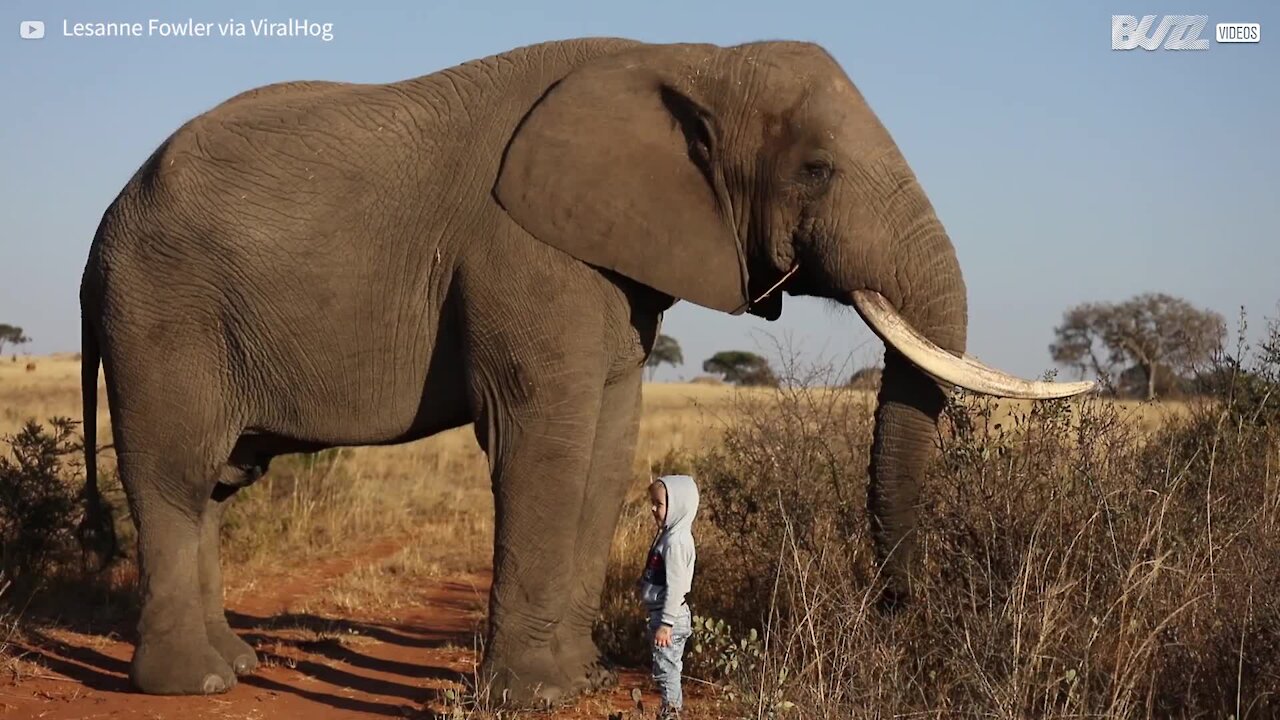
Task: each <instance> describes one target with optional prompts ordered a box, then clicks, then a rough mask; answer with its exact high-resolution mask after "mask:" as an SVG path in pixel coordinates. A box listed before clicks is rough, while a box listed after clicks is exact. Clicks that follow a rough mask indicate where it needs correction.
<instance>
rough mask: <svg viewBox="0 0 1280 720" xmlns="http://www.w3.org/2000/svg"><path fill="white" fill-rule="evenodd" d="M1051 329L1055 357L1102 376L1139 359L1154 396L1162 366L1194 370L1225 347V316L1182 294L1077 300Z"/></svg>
mask: <svg viewBox="0 0 1280 720" xmlns="http://www.w3.org/2000/svg"><path fill="white" fill-rule="evenodd" d="M1053 332H1054V336H1055V340H1054V342H1053V343H1052V344H1051V345H1049V353H1050V354H1051V355H1052V356H1053V360H1054V362H1057V363H1059V364H1061V365H1067V366H1069V367H1075V368H1077V369H1078V370H1080V371H1081V372H1088V371H1093V372H1094V373H1096V374H1097V375H1099V376H1102V375H1111V376H1114V375H1115V374H1116V373H1115V369H1116V368H1117V367H1128V366H1131V365H1136V366H1137V367H1139V368H1141V370H1142V373H1143V376H1144V378H1145V380H1146V397H1147V399H1148V400H1151V399H1153V398H1155V397H1156V387H1157V381H1158V373H1159V372H1161V371H1162V370H1163V371H1165V372H1171V373H1183V374H1186V373H1190V372H1191V371H1192V370H1193V369H1194V367H1195V366H1196V365H1198V364H1200V363H1203V362H1205V361H1207V360H1208V359H1209V358H1210V357H1211V356H1212V355H1213V353H1214V352H1215V351H1217V350H1219V349H1220V348H1221V347H1222V342H1223V339H1224V338H1225V337H1226V322H1225V321H1224V320H1223V318H1222V316H1221V315H1219V314H1218V313H1216V312H1214V311H1212V310H1201V309H1199V308H1197V307H1195V306H1193V305H1192V304H1191V303H1189V302H1187V301H1186V300H1183V299H1182V298H1177V297H1173V296H1171V295H1165V294H1163V293H1145V294H1142V295H1137V296H1135V297H1133V298H1130V299H1129V300H1125V301H1124V302H1120V303H1084V304H1082V305H1077V306H1075V307H1073V308H1071V309H1069V310H1067V312H1066V313H1064V314H1063V318H1062V324H1061V325H1059V326H1058V327H1056V328H1054V331H1053Z"/></svg>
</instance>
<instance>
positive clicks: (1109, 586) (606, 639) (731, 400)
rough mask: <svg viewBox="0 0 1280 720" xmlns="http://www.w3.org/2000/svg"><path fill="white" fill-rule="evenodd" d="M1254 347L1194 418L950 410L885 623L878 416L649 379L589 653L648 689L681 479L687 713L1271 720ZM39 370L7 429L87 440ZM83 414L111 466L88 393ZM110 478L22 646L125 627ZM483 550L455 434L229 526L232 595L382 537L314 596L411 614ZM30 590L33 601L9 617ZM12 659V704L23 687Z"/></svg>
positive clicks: (376, 452) (70, 462)
mask: <svg viewBox="0 0 1280 720" xmlns="http://www.w3.org/2000/svg"><path fill="white" fill-rule="evenodd" d="M1271 337H1272V339H1273V341H1274V340H1276V339H1278V338H1277V337H1276V333H1274V332H1273V333H1272V336H1271ZM1277 347H1280V343H1278V344H1277ZM1263 350H1264V351H1263V352H1262V353H1261V354H1260V355H1258V357H1260V358H1261V359H1260V360H1258V361H1257V362H1256V363H1254V364H1251V365H1248V366H1247V367H1242V368H1237V370H1238V371H1239V372H1237V373H1235V374H1232V375H1231V376H1230V378H1228V380H1227V381H1224V382H1223V383H1222V384H1220V385H1218V386H1216V387H1214V388H1213V389H1211V390H1210V391H1209V393H1208V395H1207V396H1206V397H1203V398H1198V399H1194V400H1189V401H1185V402H1177V403H1159V402H1157V403H1138V402H1132V401H1117V400H1110V399H1105V398H1097V397H1094V398H1088V399H1084V400H1073V401H1055V402H1047V403H1038V404H1034V405H1032V404H1030V403H1019V402H991V401H988V400H985V399H982V398H974V397H969V396H960V395H957V396H955V397H954V398H953V399H952V402H951V403H950V405H949V407H948V410H947V413H946V415H945V416H944V419H943V422H942V424H941V428H940V432H939V436H938V441H939V446H940V449H941V451H940V452H939V453H938V455H937V457H936V459H935V461H934V462H933V464H932V466H931V468H930V471H929V474H928V478H927V481H926V486H925V489H924V492H923V493H922V498H921V500H922V505H921V507H920V511H919V515H920V523H921V529H920V542H919V547H920V556H921V557H920V559H919V568H918V572H917V577H918V580H917V581H916V586H915V587H914V588H913V591H914V600H913V602H912V603H911V604H910V605H908V606H907V607H905V608H901V609H898V610H896V611H893V612H885V611H881V610H879V609H878V608H877V606H876V597H877V595H876V590H877V587H878V579H877V578H876V576H875V572H874V568H873V565H872V563H871V558H870V542H869V539H868V537H867V519H866V516H865V497H866V495H865V493H866V467H867V457H868V448H869V443H870V436H871V430H872V415H871V411H872V408H873V407H874V395H873V394H871V393H869V392H865V391H854V390H846V389H833V388H831V387H828V385H829V383H828V382H827V380H828V379H829V378H826V377H823V373H821V372H814V373H807V374H806V373H801V372H796V371H794V370H789V371H788V372H785V373H784V375H785V376H787V377H791V378H792V379H793V380H795V382H794V383H792V384H789V385H787V386H784V387H783V388H780V389H736V388H732V387H728V386H718V385H706V384H648V385H646V386H645V392H644V416H643V419H642V424H641V432H640V442H639V448H638V452H637V455H636V461H635V466H634V471H635V472H634V480H633V484H632V489H631V493H630V494H629V497H628V501H627V506H626V508H625V509H624V513H623V521H622V523H621V525H620V527H619V530H618V534H617V536H616V538H615V541H614V546H613V550H612V554H613V562H612V567H611V569H610V573H609V581H608V585H607V588H606V594H605V598H604V605H603V608H602V613H601V618H600V623H599V627H598V633H597V635H598V639H599V641H600V643H601V645H602V647H605V648H606V649H607V650H608V651H609V652H610V654H611V655H612V656H613V657H614V658H615V660H616V661H617V662H618V663H619V664H620V665H621V666H622V667H631V668H641V669H643V668H644V667H645V665H646V659H645V652H644V647H643V639H642V637H641V635H640V629H641V623H642V620H641V615H640V611H639V609H638V608H637V607H636V606H635V604H634V602H633V601H632V599H631V596H630V590H631V584H632V582H633V579H634V577H635V576H636V574H637V573H638V571H639V566H640V563H641V561H642V560H643V555H644V551H645V550H646V549H647V547H648V543H649V541H650V540H651V537H652V520H651V519H650V518H649V517H648V514H647V513H648V508H647V505H645V502H644V499H643V488H644V486H645V484H646V483H647V481H648V479H649V478H650V477H651V476H652V475H653V474H655V473H662V472H670V471H682V472H691V473H693V474H694V475H695V476H696V477H697V478H698V480H699V483H700V486H701V488H702V498H703V504H702V509H701V512H700V514H699V520H698V523H697V525H696V526H695V531H696V534H697V537H698V541H699V561H698V563H699V564H698V576H697V578H696V579H695V583H694V590H693V594H692V597H691V605H692V606H693V608H694V612H695V614H696V615H697V616H698V619H699V632H698V633H697V635H696V637H695V639H694V641H692V642H691V643H690V647H689V650H688V653H687V655H686V665H685V671H686V675H688V676H689V677H690V680H689V684H690V686H691V687H693V688H694V692H695V693H696V694H695V699H696V700H697V701H698V702H699V703H702V705H703V707H704V708H714V710H709V709H704V710H702V711H698V710H697V708H696V706H693V710H694V712H693V713H692V716H694V717H704V716H705V717H716V716H720V717H804V718H810V717H813V718H819V717H820V718H827V717H886V716H899V715H902V716H910V717H937V718H949V717H978V716H980V717H996V718H1026V717H1073V718H1075V717H1079V718H1083V717H1090V718H1097V717H1104V718H1129V717H1214V718H1218V717H1230V716H1234V717H1236V718H1245V717H1249V718H1266V717H1276V716H1278V715H1280V698H1277V697H1276V693H1277V692H1280V564H1278V563H1277V560H1276V559H1277V558H1280V409H1277V408H1278V406H1280V396H1273V395H1272V394H1271V390H1272V389H1273V388H1275V387H1277V385H1276V383H1277V381H1280V353H1277V354H1275V355H1268V354H1267V353H1268V352H1270V351H1269V350H1268V349H1267V348H1264V349H1263ZM34 362H35V364H36V368H35V370H33V371H28V370H27V369H26V366H25V360H23V361H20V362H18V363H10V362H8V361H7V360H6V361H4V362H0V433H4V434H12V433H18V432H20V431H21V430H22V428H23V425H24V423H26V422H27V421H28V420H29V419H31V418H35V419H36V420H38V421H40V422H41V423H45V424H46V426H47V423H46V420H47V419H48V418H53V417H57V416H65V417H70V418H76V419H78V418H79V417H80V414H81V413H80V400H79V389H78V381H79V380H78V378H79V363H78V362H77V361H76V360H75V359H74V358H72V357H70V356H66V357H53V358H47V357H41V358H35V360H34ZM1246 371H1247V372H1246ZM798 376H800V377H798ZM1224 377H1227V376H1225V375H1224ZM99 407H100V415H99V419H98V427H99V433H100V434H99V438H100V444H102V445H106V444H108V443H109V438H110V434H109V431H108V427H109V419H108V416H107V413H106V405H105V393H103V394H102V401H101V402H100V406H99ZM76 439H77V437H76V436H75V435H74V434H71V435H67V436H66V437H64V438H63V439H62V440H63V442H62V443H61V444H59V443H57V442H49V443H46V445H45V449H46V450H47V451H48V454H49V455H50V456H53V457H56V458H59V460H57V461H56V462H48V463H45V464H43V465H40V467H41V468H43V471H47V472H48V473H49V474H50V475H52V476H56V477H57V478H58V481H59V483H61V486H62V487H65V488H67V489H68V490H67V492H68V493H70V494H71V495H73V494H74V492H75V491H76V490H78V483H79V482H81V481H82V474H81V473H80V471H79V468H78V466H77V464H76V463H77V461H78V456H77V455H76V454H75V453H70V454H66V455H61V454H59V452H60V450H70V449H73V448H74V445H75V441H76ZM28 440H31V438H28ZM19 444H20V442H19V439H18V438H12V439H11V441H10V443H9V445H4V446H0V451H4V450H8V449H9V448H10V446H12V447H13V449H14V451H15V452H16V451H17V448H18V445H19ZM0 454H2V453H0ZM37 454H38V453H37ZM15 457H16V455H15ZM99 462H100V466H101V467H102V468H103V470H104V478H105V479H104V487H106V488H107V498H108V500H110V501H111V502H112V504H113V506H114V507H115V508H116V511H117V512H118V514H119V518H118V521H117V528H118V531H119V533H120V535H121V536H122V541H123V547H124V548H125V555H124V556H123V557H121V558H119V559H118V560H117V562H116V564H115V569H114V570H112V571H111V572H109V573H108V574H106V575H105V576H97V577H95V579H93V580H92V581H86V580H85V579H84V578H83V577H82V574H81V571H80V570H79V565H78V554H77V551H76V549H75V542H74V531H73V528H74V524H75V521H76V520H77V519H78V515H77V513H78V510H77V508H78V505H77V504H76V503H75V502H72V503H70V504H69V505H67V506H66V510H67V519H66V522H65V523H63V524H62V525H60V526H58V527H56V528H53V529H52V530H50V533H51V539H50V540H49V542H48V543H47V547H45V548H44V549H42V550H41V551H40V552H41V555H40V558H39V562H38V563H32V564H30V566H29V567H26V568H25V569H24V570H23V571H22V573H21V574H20V575H19V576H17V577H11V578H10V579H11V580H13V586H12V587H11V588H10V590H9V594H8V599H9V600H10V603H9V605H8V606H7V607H8V610H7V612H8V615H7V626H8V628H9V630H8V632H9V635H8V638H9V642H10V643H14V642H15V638H19V637H21V634H22V633H23V632H24V628H25V627H26V626H28V625H39V624H41V623H55V624H56V622H58V620H57V618H58V617H59V615H58V614H57V613H50V612H41V611H40V607H41V604H42V603H44V604H46V605H55V606H57V607H60V608H61V607H65V605H66V601H65V597H66V593H65V592H63V593H61V594H59V593H58V592H55V590H58V589H64V588H66V587H68V584H71V585H73V586H75V587H81V588H82V589H81V590H80V591H78V592H79V596H80V597H81V598H86V597H92V598H95V601H94V602H95V603H98V601H99V600H101V601H102V603H98V604H105V606H107V607H108V608H109V609H108V610H103V611H102V612H104V613H108V614H110V613H115V614H116V615H118V616H119V617H127V616H128V613H129V612H130V608H131V602H132V601H131V599H130V595H129V590H130V588H131V583H132V577H133V576H132V571H131V563H132V560H131V558H130V554H131V551H132V549H131V543H132V534H131V526H130V523H129V521H128V519H127V510H126V508H125V505H124V502H123V498H122V496H121V493H120V491H119V487H118V483H116V482H115V480H114V477H113V475H112V472H111V471H112V469H113V464H112V457H111V453H110V452H109V450H108V451H107V452H104V453H102V454H101V455H100V460H99ZM29 464H30V463H29ZM36 464H38V463H36ZM9 468H10V471H12V470H13V466H12V463H10V466H9ZM0 470H3V468H0ZM28 475H30V473H28ZM71 495H68V497H70V496H71ZM73 499H74V498H73ZM11 524H12V521H11ZM492 531H493V521H492V500H491V497H490V493H489V485H488V477H487V463H486V461H485V458H484V456H483V454H482V453H481V452H480V450H479V449H478V447H477V445H476V443H475V440H474V438H473V436H472V434H471V431H470V429H469V428H461V429H458V430H455V431H451V432H448V433H445V434H442V435H440V436H437V437H434V438H429V439H427V440H423V441H420V442H416V443H411V444H408V445H403V446H397V447H385V448H352V449H342V450H332V451H326V452H323V453H319V454H317V455H312V456H293V457H286V458H281V459H279V460H277V461H276V462H275V463H274V464H273V465H272V468H271V472H270V474H269V475H268V476H267V478H265V479H264V480H262V481H260V482H259V483H258V484H256V485H254V486H253V487H251V488H249V489H247V490H245V491H242V492H241V493H240V496H239V497H238V498H237V500H236V502H235V505H234V506H233V509H232V511H231V513H230V516H229V518H228V522H227V524H226V527H225V529H224V547H225V550H224V565H225V566H226V567H227V588H228V589H227V595H228V601H229V603H234V602H235V601H236V600H237V598H245V597H248V596H251V595H253V594H254V593H258V592H261V591H262V589H263V586H264V583H265V581H264V580H263V578H267V577H270V578H281V577H287V576H288V575H289V573H290V572H291V571H295V570H296V569H297V568H301V567H308V566H311V565H314V564H316V563H321V562H325V561H328V560H331V559H333V558H340V557H343V556H344V555H351V554H353V553H356V554H358V552H359V550H360V549H361V548H367V547H370V546H373V545H376V544H377V543H379V542H381V543H384V544H386V543H390V545H389V547H391V548H392V550H391V551H389V552H387V553H383V554H382V555H380V556H379V557H378V558H377V559H376V560H373V561H370V562H367V563H363V564H357V565H356V566H354V567H352V568H350V570H349V572H346V573H345V574H342V575H341V576H340V577H337V578H336V579H334V581H333V582H330V583H327V584H326V586H325V587H324V588H323V591H322V592H320V593H319V594H318V595H316V596H315V597H313V598H312V600H311V601H310V602H311V603H312V604H313V605H315V606H316V607H320V606H325V607H329V608H337V609H338V610H350V611H353V612H354V611H356V610H359V611H362V612H366V613H367V612H371V611H381V612H384V613H387V614H395V613H402V612H407V610H405V608H407V607H410V606H412V605H413V604H414V603H415V602H417V600H415V599H416V598H418V597H420V595H418V594H416V593H420V591H421V588H422V587H423V585H424V584H430V583H432V582H434V581H442V580H444V579H447V578H451V577H456V576H460V575H466V574H470V575H477V574H481V575H482V574H484V573H485V572H486V571H487V568H488V566H489V552H490V540H491V537H492ZM4 582H5V581H3V580H0V587H2V586H3V585H4ZM272 582H277V581H275V580H273V581H272ZM85 583H89V589H83V588H84V586H85ZM19 595H21V596H23V597H24V598H34V599H33V600H31V602H30V603H27V602H26V601H25V600H24V601H23V604H22V605H21V608H18V607H16V603H15V602H14V599H15V598H17V597H18V596H19ZM57 598H63V599H61V600H57ZM3 601H4V598H0V602H3ZM303 609H306V608H303ZM19 610H21V612H19ZM4 633H5V631H4V630H2V629H0V642H4V641H5V637H6V635H5V634H4ZM16 646H17V645H15V647H16ZM5 662H6V668H8V671H9V674H11V675H12V676H13V677H14V678H15V680H16V681H18V682H20V681H21V678H22V677H23V676H24V674H25V676H30V675H32V674H37V675H38V674H39V672H40V671H39V670H38V669H35V670H33V669H31V667H30V660H29V659H27V660H23V659H21V658H20V657H18V656H17V655H16V654H14V653H12V652H11V653H10V659H9V660H7V661H5ZM24 662H25V663H27V665H23V664H22V663H24ZM450 712H456V713H457V714H460V715H467V714H476V715H484V714H485V713H483V712H482V711H480V710H475V709H472V708H466V707H465V703H461V702H459V703H457V704H456V705H454V706H453V709H452V710H451V711H450ZM246 717H247V716H246ZM584 717H585V715H584Z"/></svg>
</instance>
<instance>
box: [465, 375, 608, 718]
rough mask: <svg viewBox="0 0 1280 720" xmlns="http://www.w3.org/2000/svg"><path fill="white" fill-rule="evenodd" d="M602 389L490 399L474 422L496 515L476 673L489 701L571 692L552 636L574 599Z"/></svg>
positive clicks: (558, 389) (571, 383) (572, 384)
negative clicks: (484, 636) (513, 402)
mask: <svg viewBox="0 0 1280 720" xmlns="http://www.w3.org/2000/svg"><path fill="white" fill-rule="evenodd" d="M601 384H602V383H584V382H581V381H580V380H579V379H576V378H575V379H573V380H569V379H567V378H565V379H563V380H562V381H561V382H559V383H556V384H555V388H554V390H550V389H549V390H548V391H547V393H546V394H545V395H544V394H541V393H536V394H538V395H540V396H541V397H543V398H545V401H544V402H521V403H517V406H515V407H511V406H510V404H509V403H508V402H504V401H499V400H496V399H494V400H493V401H491V402H487V403H485V405H486V407H485V408H484V410H483V412H482V414H481V422H479V423H477V433H478V435H480V436H481V437H480V440H481V443H482V444H483V445H484V447H485V449H486V451H487V452H488V454H489V458H490V466H491V468H492V475H493V488H494V506H495V510H496V522H495V528H494V554H493V568H494V570H493V574H494V578H493V588H492V590H491V591H490V597H489V602H490V605H489V633H488V641H487V644H486V648H485V657H484V663H483V666H482V677H483V679H484V681H485V682H487V683H488V687H487V692H488V695H489V697H490V699H491V700H492V701H493V702H495V703H502V704H505V703H509V702H514V703H517V704H528V703H530V702H532V701H537V700H544V701H550V702H556V701H559V700H561V699H564V698H565V697H567V696H568V695H569V694H570V693H571V692H572V685H573V683H572V682H571V679H570V678H569V677H568V676H566V674H565V672H564V669H563V667H562V666H561V664H560V662H559V661H558V660H557V658H556V656H555V653H554V650H553V638H554V637H555V635H556V628H557V626H558V625H559V623H560V620H561V618H562V617H563V616H564V613H565V610H566V607H567V606H568V604H569V601H570V598H571V597H572V595H573V592H574V548H575V543H576V542H577V540H578V518H579V516H580V514H581V508H582V497H583V493H584V490H585V487H586V482H587V473H588V471H589V469H590V463H591V451H592V444H593V439H594V435H595V428H596V415H597V413H598V412H599V406H600V386H601ZM584 386H585V387H584ZM496 395H497V393H493V394H491V396H496ZM483 690H486V688H482V691H483Z"/></svg>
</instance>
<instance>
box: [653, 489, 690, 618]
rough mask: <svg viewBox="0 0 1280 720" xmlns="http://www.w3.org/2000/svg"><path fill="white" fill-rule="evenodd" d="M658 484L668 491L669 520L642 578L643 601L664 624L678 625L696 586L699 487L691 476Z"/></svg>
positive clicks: (657, 541)
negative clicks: (695, 527)
mask: <svg viewBox="0 0 1280 720" xmlns="http://www.w3.org/2000/svg"><path fill="white" fill-rule="evenodd" d="M658 480H659V481H661V482H662V484H663V485H665V486H666V487H667V520H666V523H665V524H664V525H663V527H662V531H661V532H660V533H658V536H657V537H656V538H655V539H654V541H653V545H652V546H650V548H649V557H648V559H647V560H646V562H645V564H644V573H643V574H642V575H641V576H640V597H641V599H642V600H643V601H644V604H645V606H646V607H647V608H648V609H649V612H651V613H654V612H658V611H659V610H660V611H661V612H662V622H663V623H665V624H667V625H675V624H676V618H677V617H680V616H683V615H684V614H685V613H686V612H688V609H687V608H686V607H685V595H686V594H687V593H688V592H689V589H690V588H691V587H692V585H693V566H694V561H695V560H696V559H697V551H696V550H695V549H694V546H693V518H694V516H696V515H697V514H698V486H697V485H696V484H694V482H693V478H691V477H689V476H688V475H664V476H662V477H660V478H658Z"/></svg>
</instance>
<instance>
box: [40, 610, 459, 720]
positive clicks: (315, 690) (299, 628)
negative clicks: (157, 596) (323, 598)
mask: <svg viewBox="0 0 1280 720" xmlns="http://www.w3.org/2000/svg"><path fill="white" fill-rule="evenodd" d="M113 615H114V613H113ZM227 619H228V622H229V623H230V624H231V627H232V628H233V629H234V630H235V631H236V632H237V634H238V635H240V637H242V638H243V639H244V640H245V641H246V642H248V643H249V644H250V645H253V646H254V647H255V648H257V649H258V654H259V658H260V660H261V661H262V662H263V664H264V665H265V666H267V667H268V668H270V667H272V666H275V667H282V666H283V667H287V668H289V669H290V670H293V671H296V673H298V674H300V675H296V674H294V673H290V674H289V677H281V676H280V673H273V672H269V671H268V672H264V671H263V670H261V669H260V670H259V671H258V672H256V673H254V674H251V675H248V676H244V677H242V678H240V682H241V684H242V685H244V686H247V687H249V688H254V689H257V690H265V691H268V692H271V693H275V694H282V695H283V694H292V695H296V696H297V697H299V698H303V699H306V700H308V701H310V702H313V703H316V704H317V705H320V706H324V707H330V708H333V709H338V710H349V711H356V712H362V713H369V714H374V715H383V716H387V717H405V716H406V713H407V714H408V716H411V717H423V715H421V713H422V712H424V710H423V707H424V705H427V706H430V705H438V704H439V703H440V701H441V700H442V699H443V693H444V691H443V690H441V689H438V687H439V686H441V685H443V684H457V685H460V686H462V687H463V688H466V689H470V688H471V685H472V683H471V678H470V677H469V675H467V674H465V673H461V672H459V671H457V670H455V669H451V668H449V667H444V666H442V665H433V664H431V662H430V658H429V655H430V653H429V652H426V651H429V650H431V649H435V648H447V647H456V648H459V649H467V648H470V647H472V645H473V643H474V642H475V638H476V631H475V629H452V630H439V629H436V628H429V627H419V626H415V625H412V624H402V623H394V622H388V623H382V622H368V621H352V620H344V619H340V618H332V617H324V616H321V615H315V614H310V613H279V614H275V615H268V616H257V615H250V614H245V613H240V612H228V613H227ZM29 620H32V621H34V622H32V623H31V624H30V625H29V626H28V629H27V630H26V631H25V632H24V641H23V642H22V643H20V644H19V645H18V649H19V652H20V654H21V656H22V658H23V659H24V660H26V661H27V662H29V663H32V664H33V665H36V666H41V667H43V668H46V669H47V670H49V671H52V672H53V673H57V674H58V675H61V676H64V677H66V678H68V679H71V680H73V681H76V682H79V683H80V684H82V685H83V686H84V687H86V688H88V689H91V690H94V691H98V692H102V693H112V694H115V693H120V694H128V693H132V692H134V691H133V690H132V688H131V687H130V685H129V680H128V675H129V662H128V657H129V656H130V654H131V651H132V648H131V647H130V646H128V645H125V644H124V643H132V642H133V641H134V639H135V638H134V633H133V632H132V631H131V630H128V629H127V623H126V622H125V621H124V620H123V618H121V617H112V618H111V619H110V622H107V623H105V624H104V622H103V619H102V618H101V617H98V618H96V619H95V618H90V617H88V616H85V615H83V614H67V615H60V616H51V615H49V614H47V613H40V614H37V615H34V616H33V617H31V618H29ZM61 631H67V632H68V633H74V634H66V633H64V632H61ZM299 636H302V637H301V638H299ZM348 638H361V639H366V640H367V641H369V642H371V643H374V644H376V645H377V646H379V647H380V648H382V649H383V651H382V652H380V653H379V654H371V653H368V652H365V651H363V649H362V648H361V647H360V646H359V644H353V643H351V642H348V641H347V639H348ZM387 656H390V657H387ZM290 677H304V678H305V679H306V682H305V683H298V682H292V681H291V680H290V679H289V678H290ZM425 683H430V684H431V685H432V686H434V687H426V686H424V685H425ZM353 691H354V692H355V693H357V694H362V695H365V696H372V697H371V698H368V699H366V698H362V697H358V696H357V697H352V696H351V693H352V692H353ZM233 692H234V691H233ZM426 716H427V717H430V716H431V715H430V713H429V712H428V714H427V715H426Z"/></svg>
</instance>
